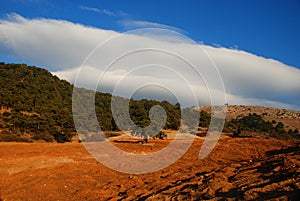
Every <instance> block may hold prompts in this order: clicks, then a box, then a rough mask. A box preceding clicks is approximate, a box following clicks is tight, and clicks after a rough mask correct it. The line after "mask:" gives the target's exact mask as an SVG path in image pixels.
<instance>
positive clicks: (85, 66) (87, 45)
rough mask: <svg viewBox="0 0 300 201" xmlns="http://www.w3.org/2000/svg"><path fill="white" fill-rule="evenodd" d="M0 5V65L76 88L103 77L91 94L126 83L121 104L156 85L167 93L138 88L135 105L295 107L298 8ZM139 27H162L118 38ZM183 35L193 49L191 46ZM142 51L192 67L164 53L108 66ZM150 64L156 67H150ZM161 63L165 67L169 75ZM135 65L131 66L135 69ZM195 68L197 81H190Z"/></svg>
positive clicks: (299, 72)
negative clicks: (144, 101)
mask: <svg viewBox="0 0 300 201" xmlns="http://www.w3.org/2000/svg"><path fill="white" fill-rule="evenodd" d="M0 3H1V9H0V60H1V61H5V62H14V63H26V64H30V65H36V66H39V67H43V68H46V69H47V70H49V71H50V72H52V73H53V74H55V75H57V76H58V77H60V78H62V79H65V80H68V81H70V82H72V83H74V82H76V81H79V82H80V83H81V84H80V85H79V86H82V87H87V88H92V89H93V88H94V87H95V85H96V84H97V83H98V84H99V77H103V78H104V79H103V83H100V86H102V87H103V88H102V89H98V88H97V89H98V90H100V91H104V92H109V93H112V92H113V90H114V89H115V88H116V85H117V84H118V83H120V81H122V79H123V78H124V77H126V79H123V81H124V83H123V84H122V86H121V89H119V91H120V94H117V95H122V96H125V97H131V96H132V94H130V93H129V92H132V91H134V90H136V89H137V88H136V87H140V86H144V85H146V84H149V83H157V84H158V85H159V86H164V85H168V86H169V91H166V90H164V89H163V87H160V88H159V89H158V88H157V85H156V86H151V87H149V88H144V89H143V90H144V91H143V90H142V89H139V90H140V94H139V95H136V94H135V95H136V96H135V97H134V98H154V99H159V100H163V99H167V100H171V99H172V100H174V94H175V93H176V94H177V95H176V98H177V99H178V98H182V99H183V102H184V103H183V104H184V105H187V106H191V105H197V104H195V102H193V101H192V99H193V97H191V96H189V95H190V94H192V93H194V92H195V94H196V96H197V97H198V99H199V100H201V101H202V102H201V103H199V104H211V103H212V102H214V101H212V98H211V97H215V98H216V99H217V101H216V103H215V104H224V102H226V103H229V104H237V105H264V106H272V107H281V108H291V109H297V110H300V102H299V100H300V37H299V36H300V26H299V25H300V12H299V11H300V2H299V1H291V0H290V1H278V0H272V1H271V0H270V1H268V0H265V1H256V0H251V1H242V0H227V1H221V0H220V1H214V0H211V1H208V0H207V1H146V0H143V1H133V0H127V1H114V0H110V1H102V0H97V1H96V0H89V1H83V0H73V1H71V0H70V1H66V0H60V1H55V0H52V1H50V0H0ZM139 28H163V29H165V30H164V31H162V29H160V30H156V31H158V32H155V31H154V30H152V29H151V30H149V29H147V30H146V32H138V33H135V35H134V34H133V35H131V34H120V33H123V32H126V31H130V30H134V29H139ZM168 30H171V31H168ZM153 31H154V32H155V33H154V32H153ZM172 31H173V32H174V31H175V32H179V33H181V34H182V35H176V34H174V33H173V32H172ZM145 33H146V35H145ZM141 34H142V35H141ZM143 34H144V35H143ZM183 35H184V36H187V37H188V38H190V39H192V40H193V41H194V43H193V44H190V41H188V40H186V38H184V37H182V36H183ZM105 41H106V42H105ZM116 41H119V43H116ZM102 43H103V45H102V46H100V48H98V49H97V50H96V51H95V52H96V53H98V55H91V56H89V55H90V53H91V51H92V50H93V49H94V48H95V47H97V45H98V44H102ZM104 47H105V49H103V48H104ZM141 48H144V49H145V48H150V49H151V48H154V49H155V50H159V49H162V50H168V51H170V52H175V53H176V54H178V55H181V56H182V55H184V57H183V58H185V59H187V60H188V61H190V62H192V63H193V64H194V67H195V68H194V69H190V68H189V66H184V64H183V63H182V60H181V61H179V60H177V59H176V58H170V54H169V55H167V54H165V53H163V52H160V51H156V52H151V53H150V52H147V51H144V52H142V53H137V54H136V55H135V56H137V57H134V58H131V55H127V57H126V59H125V60H122V62H123V63H118V66H114V67H112V68H110V69H106V66H107V65H108V63H105V62H107V61H108V60H109V59H108V58H110V59H112V60H111V61H115V59H116V58H118V56H119V55H123V54H124V53H128V52H130V51H132V50H137V49H141ZM95 52H94V53H95ZM94 53H93V54H94ZM117 53H119V55H117ZM158 53H159V54H158ZM103 55H105V57H104V56H103ZM208 55H209V57H210V58H208ZM89 58H93V59H94V60H93V59H91V60H88V59H89ZM212 61H213V62H212ZM83 62H84V63H83ZM147 62H148V63H147ZM155 62H158V63H156V64H155V65H153V64H154V63H155ZM158 64H159V65H158ZM162 64H163V65H164V66H169V68H168V69H169V70H171V72H167V71H166V68H163V67H162V66H163V65H162ZM116 65H117V64H116ZM136 65H138V66H139V69H135V68H134V67H135V66H136ZM147 65H148V67H147V68H143V67H145V66H147ZM215 66H216V69H215ZM141 69H142V70H141ZM154 69H155V70H154ZM174 71H176V72H177V73H179V74H181V75H184V78H185V80H188V81H189V82H190V83H188V85H189V86H191V88H192V89H193V91H191V93H188V88H189V86H188V87H186V88H184V85H183V83H184V82H185V81H184V80H181V81H179V80H180V78H178V77H176V76H177V75H178V74H177V75H176V74H172V72H174ZM195 71H197V72H200V74H201V73H202V74H204V76H202V77H201V76H200V77H197V76H196V74H195ZM78 72H83V73H82V77H80V76H79V78H78V76H77V75H78ZM130 73H131V74H130ZM171 74H172V76H173V77H172V76H171ZM76 77H77V80H75V78H76ZM219 77H221V79H219ZM125 80H126V82H125ZM200 80H202V81H200ZM75 86H77V85H75ZM140 88H141V87H140ZM165 89H166V88H165ZM171 89H172V90H171ZM170 91H171V92H174V94H173V95H172V93H169V92H170ZM123 92H124V93H123ZM172 100H171V101H172Z"/></svg>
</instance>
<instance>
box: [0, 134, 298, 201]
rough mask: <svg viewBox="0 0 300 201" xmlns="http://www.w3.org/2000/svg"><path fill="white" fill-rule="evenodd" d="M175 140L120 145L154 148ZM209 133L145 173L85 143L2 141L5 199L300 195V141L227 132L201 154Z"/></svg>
mask: <svg viewBox="0 0 300 201" xmlns="http://www.w3.org/2000/svg"><path fill="white" fill-rule="evenodd" d="M169 142H170V140H151V141H150V142H149V144H134V143H115V145H116V146H118V147H120V148H121V149H123V150H126V151H128V152H153V151H158V150H160V149H161V148H163V147H165V146H166V145H167V144H168V143H169ZM202 142H203V141H202V139H195V142H194V144H193V146H192V147H191V148H190V149H189V151H188V152H187V153H186V154H185V155H184V156H183V157H182V158H181V159H180V160H178V161H177V162H176V163H174V164H173V165H171V166H170V167H168V168H166V169H163V170H161V171H158V172H155V173H150V174H145V175H129V174H123V173H119V172H116V171H113V170H110V169H109V168H107V167H105V166H103V165H102V164H101V163H99V162H97V161H96V160H95V159H94V158H92V157H91V156H90V155H89V154H88V153H87V151H86V150H85V149H84V147H83V144H80V143H65V144H57V143H0V153H1V158H0V194H1V195H0V196H1V199H2V200H6V201H9V200H12V201H16V200H26V201H28V200H34V201H39V200H41V201H42V200H43V201H44V200H121V199H124V200H199V199H213V200H224V199H225V200H236V199H238V200H256V199H258V198H261V199H264V200H267V199H274V198H277V200H298V197H299V194H300V177H299V173H300V161H299V159H300V153H299V152H300V149H299V148H300V147H299V146H300V142H299V141H281V140H274V139H262V138H229V137H223V138H222V139H221V140H220V141H219V142H218V144H217V146H216V147H215V149H214V151H213V152H212V153H211V154H210V155H209V157H207V158H205V159H204V160H199V159H198V158H197V157H198V153H199V149H200V147H201V144H202Z"/></svg>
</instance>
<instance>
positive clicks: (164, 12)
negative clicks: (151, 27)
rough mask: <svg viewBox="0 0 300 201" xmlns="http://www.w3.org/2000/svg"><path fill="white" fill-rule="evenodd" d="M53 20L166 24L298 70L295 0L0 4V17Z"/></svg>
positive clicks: (299, 15) (105, 25) (121, 26)
mask: <svg viewBox="0 0 300 201" xmlns="http://www.w3.org/2000/svg"><path fill="white" fill-rule="evenodd" d="M8 13H17V14H19V15H21V16H23V17H25V18H36V17H43V18H52V19H53V18H54V19H63V20H67V21H71V22H74V23H80V24H84V25H88V26H94V27H99V28H102V29H109V30H115V31H121V32H122V31H126V30H128V29H131V28H134V27H130V26H129V27H126V26H125V25H126V23H124V21H126V20H132V21H145V22H152V23H159V24H164V25H169V26H172V27H176V28H179V29H181V30H182V32H183V33H184V34H186V35H187V36H188V37H190V38H192V39H193V40H195V41H197V42H203V43H204V44H209V45H215V46H218V45H220V46H223V47H228V48H238V49H241V50H245V51H247V52H250V53H254V54H256V55H260V56H263V57H266V58H273V59H276V60H278V61H281V62H283V63H285V64H288V65H291V66H294V67H297V68H300V37H299V36H300V2H299V1H278V0H272V1H271V0H265V1H259V0H258V1H256V0H253V1H240V0H228V1H222V0H219V1H216V0H212V1H208V0H207V1H196V0H195V1H174V0H173V1H149V0H145V1H134V0H127V1H114V0H112V1H103V0H89V1H83V0H73V1H67V0H60V1H55V0H53V1H50V0H1V10H0V17H1V18H2V19H3V18H5V17H6V15H7V14H8Z"/></svg>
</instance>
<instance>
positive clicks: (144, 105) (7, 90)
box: [0, 62, 300, 142]
mask: <svg viewBox="0 0 300 201" xmlns="http://www.w3.org/2000/svg"><path fill="white" fill-rule="evenodd" d="M73 89H74V86H73V85H72V84H70V83H69V82H67V81H65V80H61V79H59V78H58V77H57V76H55V75H52V74H51V73H50V72H48V71H47V70H45V69H42V68H38V67H35V66H27V65H26V64H6V63H4V62H0V141H28V142H30V141H35V140H44V141H47V142H53V141H57V142H68V141H70V140H71V139H72V137H73V136H74V135H76V130H75V126H74V122H73V114H72V93H73ZM80 90H82V91H84V92H85V93H90V92H91V91H90V90H87V89H80ZM82 99H84V96H83V97H82ZM120 99H124V98H122V97H120ZM111 100H112V96H111V94H108V93H101V92H96V94H95V112H96V116H97V119H98V123H99V126H100V128H101V129H102V130H104V131H118V127H117V125H116V123H115V121H114V119H113V117H112V112H111V109H110V107H111V105H110V104H111ZM127 100H128V99H127ZM83 101H84V100H83ZM154 105H160V106H162V107H163V108H164V110H165V112H166V115H167V119H166V124H165V126H164V129H173V130H177V129H178V128H179V127H180V123H182V122H180V121H181V112H182V111H186V110H189V109H188V108H187V109H183V110H182V111H181V109H182V108H180V104H178V103H177V104H175V105H173V104H171V103H169V102H167V101H156V100H146V99H142V100H133V99H130V100H129V113H130V117H131V119H132V121H133V122H134V123H135V124H136V125H138V126H140V127H147V126H148V125H149V124H150V118H149V111H150V109H151V108H152V106H154ZM81 112H84V110H82V111H81ZM193 113H196V111H195V110H193V112H192V113H191V114H192V115H191V116H190V119H188V120H187V121H188V122H184V123H186V124H187V125H188V124H189V123H190V124H191V125H194V122H193V121H194V120H195V118H194V117H196V116H198V115H197V114H193ZM199 117H200V120H199V127H206V128H207V127H208V126H209V125H210V119H211V115H210V113H207V112H205V111H200V112H199ZM81 123H82V124H88V123H89V122H85V121H84V120H83V121H82V122H81ZM284 127H285V125H284V124H283V123H281V122H275V121H271V122H270V121H265V120H264V119H263V117H262V116H261V115H258V114H255V113H253V114H249V115H248V116H244V117H237V118H236V119H232V120H231V121H227V122H225V125H224V131H225V132H228V133H234V135H235V136H241V133H244V132H256V133H267V134H268V135H269V136H270V137H275V138H299V136H300V135H299V131H298V129H295V130H289V131H288V132H287V131H285V130H284Z"/></svg>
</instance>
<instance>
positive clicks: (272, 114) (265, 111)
mask: <svg viewBox="0 0 300 201" xmlns="http://www.w3.org/2000/svg"><path fill="white" fill-rule="evenodd" d="M199 110H202V111H205V112H208V113H209V112H210V111H211V108H210V106H201V107H199ZM254 113H256V114H257V115H260V116H262V117H263V119H264V120H266V121H276V122H282V123H283V124H284V125H285V127H284V129H285V130H286V131H287V132H288V131H289V130H290V129H291V130H295V129H298V130H300V111H295V110H287V109H280V108H272V107H264V106H244V105H228V106H227V113H226V121H227V122H228V121H230V120H233V119H236V118H241V117H245V116H247V115H249V114H254Z"/></svg>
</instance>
